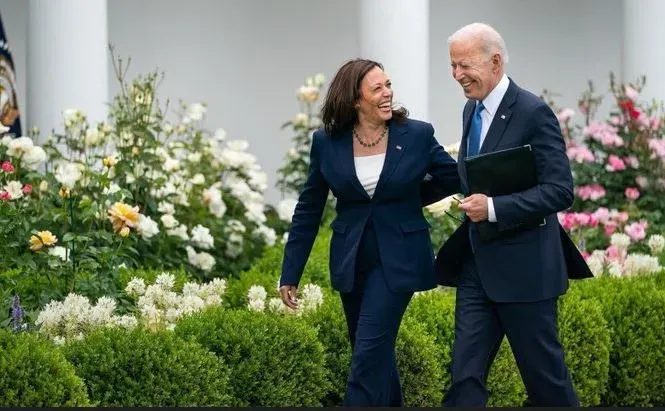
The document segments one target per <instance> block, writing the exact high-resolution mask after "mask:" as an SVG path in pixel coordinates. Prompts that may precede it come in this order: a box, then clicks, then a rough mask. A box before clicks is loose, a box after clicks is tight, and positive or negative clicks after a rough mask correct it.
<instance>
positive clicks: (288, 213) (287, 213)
mask: <svg viewBox="0 0 665 411" xmlns="http://www.w3.org/2000/svg"><path fill="white" fill-rule="evenodd" d="M297 204H298V199H296V198H285V199H283V200H282V201H280V202H279V204H277V215H278V216H279V219H280V220H283V221H286V222H287V223H289V224H290V223H291V220H292V219H293V213H294V212H295V211H296V205H297Z"/></svg>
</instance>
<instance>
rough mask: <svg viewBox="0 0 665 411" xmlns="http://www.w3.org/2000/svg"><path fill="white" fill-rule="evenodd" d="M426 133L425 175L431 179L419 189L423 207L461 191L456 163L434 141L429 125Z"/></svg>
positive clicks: (432, 130) (431, 128)
mask: <svg viewBox="0 0 665 411" xmlns="http://www.w3.org/2000/svg"><path fill="white" fill-rule="evenodd" d="M426 133H427V139H428V140H427V141H428V143H427V144H428V150H429V166H428V167H427V173H428V174H429V175H431V176H432V179H431V180H429V181H426V182H424V183H423V184H422V185H421V187H420V197H421V201H422V203H423V206H427V205H429V204H432V203H435V202H437V201H439V200H441V199H443V198H445V197H448V196H450V195H452V194H455V193H459V192H460V191H461V187H460V177H459V173H458V171H457V162H456V161H455V159H453V158H452V157H451V156H450V154H448V152H447V151H446V150H444V148H443V147H442V146H441V144H439V142H438V141H437V140H436V138H435V137H434V127H432V125H431V124H428V125H427V128H426Z"/></svg>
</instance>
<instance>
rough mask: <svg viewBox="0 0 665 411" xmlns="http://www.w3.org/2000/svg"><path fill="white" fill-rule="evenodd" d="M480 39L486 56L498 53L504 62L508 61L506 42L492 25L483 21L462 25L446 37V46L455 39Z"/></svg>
mask: <svg viewBox="0 0 665 411" xmlns="http://www.w3.org/2000/svg"><path fill="white" fill-rule="evenodd" d="M469 39H480V41H481V44H482V47H483V51H484V52H485V54H487V55H488V56H490V55H492V54H494V53H499V54H501V59H502V60H503V62H504V63H508V50H507V49H506V42H504V41H503V38H502V37H501V35H500V34H499V32H498V31H496V30H495V29H494V28H493V27H492V26H490V25H489V24H485V23H471V24H467V25H466V26H464V27H462V28H461V29H459V30H457V31H456V32H454V33H453V34H452V35H451V36H450V37H448V46H450V43H452V42H453V41H457V40H469Z"/></svg>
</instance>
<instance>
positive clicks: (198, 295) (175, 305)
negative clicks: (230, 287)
mask: <svg viewBox="0 0 665 411" xmlns="http://www.w3.org/2000/svg"><path fill="white" fill-rule="evenodd" d="M174 283H175V277H174V276H173V275H172V274H168V273H162V274H160V275H159V276H158V277H157V279H156V280H155V283H154V284H152V285H149V286H147V287H146V285H145V282H144V281H143V279H139V278H132V280H131V281H130V282H129V283H128V284H127V287H126V288H125V292H127V294H128V295H130V296H132V297H135V298H138V300H137V302H136V306H137V309H138V312H139V314H140V316H139V321H140V322H141V323H143V324H144V325H145V326H146V327H147V328H148V329H149V330H157V329H162V328H166V329H168V330H172V329H174V328H175V323H176V321H177V320H178V319H179V318H181V317H183V316H185V315H189V314H192V313H196V312H199V311H201V310H203V309H204V308H206V307H210V306H218V305H221V303H222V295H223V294H224V292H225V290H226V281H225V280H223V279H220V278H215V279H214V280H212V281H211V282H209V283H206V284H197V283H193V282H188V283H186V284H185V285H184V286H183V288H182V293H181V294H178V293H176V292H175V291H173V285H174Z"/></svg>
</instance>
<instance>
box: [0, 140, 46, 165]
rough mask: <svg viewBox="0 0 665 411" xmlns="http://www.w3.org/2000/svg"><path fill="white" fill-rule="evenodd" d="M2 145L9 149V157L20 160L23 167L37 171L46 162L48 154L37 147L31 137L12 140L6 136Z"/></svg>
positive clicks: (1, 141) (1, 142) (0, 141)
mask: <svg viewBox="0 0 665 411" xmlns="http://www.w3.org/2000/svg"><path fill="white" fill-rule="evenodd" d="M0 144H2V145H4V146H5V147H7V155H8V156H9V157H13V158H15V159H17V160H19V164H20V165H21V167H25V168H27V169H28V170H33V171H34V170H37V169H38V168H39V166H40V165H42V164H43V163H44V162H45V161H46V152H45V151H44V149H43V148H41V147H39V146H36V145H35V144H34V143H33V141H32V139H31V138H30V137H19V138H12V137H10V136H5V137H3V138H2V140H0Z"/></svg>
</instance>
